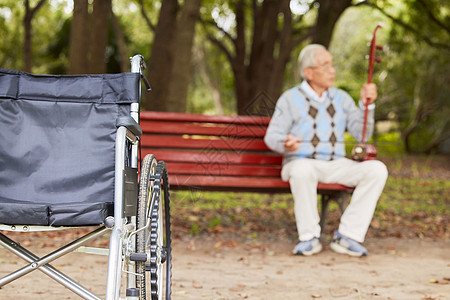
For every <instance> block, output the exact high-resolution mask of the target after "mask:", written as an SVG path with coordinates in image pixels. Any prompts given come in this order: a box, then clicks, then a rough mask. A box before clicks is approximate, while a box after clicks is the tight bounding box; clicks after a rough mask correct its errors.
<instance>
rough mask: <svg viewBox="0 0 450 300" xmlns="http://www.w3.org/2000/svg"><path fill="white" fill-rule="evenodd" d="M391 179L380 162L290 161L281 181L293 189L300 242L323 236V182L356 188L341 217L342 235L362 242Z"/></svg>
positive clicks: (341, 159) (282, 172) (346, 159)
mask: <svg viewBox="0 0 450 300" xmlns="http://www.w3.org/2000/svg"><path fill="white" fill-rule="evenodd" d="M387 176H388V171H387V168H386V166H385V165H384V164H383V163H382V162H381V161H378V160H369V161H364V162H356V161H353V160H350V159H348V158H340V159H337V160H332V161H322V160H316V159H308V158H304V159H296V160H293V161H290V162H288V163H287V164H286V165H285V166H283V169H282V170H281V178H282V179H283V180H284V181H289V184H290V186H291V191H292V195H293V197H294V201H295V207H294V212H295V219H296V221H297V230H298V234H299V239H300V241H308V240H310V239H312V238H314V237H320V225H319V221H320V218H319V212H318V209H317V183H318V182H319V181H320V182H323V183H339V184H343V185H347V186H354V187H355V190H354V192H353V195H352V198H351V201H350V204H349V205H348V207H347V209H346V210H345V212H344V214H343V215H342V217H341V222H340V225H339V232H340V233H341V234H343V235H345V236H347V237H349V238H351V239H354V240H355V241H357V242H360V243H362V242H363V241H364V237H365V235H366V232H367V229H368V228H369V225H370V221H371V220H372V216H373V213H374V211H375V207H376V204H377V201H378V198H379V197H380V195H381V193H382V191H383V188H384V185H385V183H386V180H387Z"/></svg>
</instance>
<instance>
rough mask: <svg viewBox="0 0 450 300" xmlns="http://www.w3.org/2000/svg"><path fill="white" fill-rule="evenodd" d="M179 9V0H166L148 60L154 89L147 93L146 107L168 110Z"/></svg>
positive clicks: (162, 5) (149, 73)
mask: <svg viewBox="0 0 450 300" xmlns="http://www.w3.org/2000/svg"><path fill="white" fill-rule="evenodd" d="M177 11H178V1H177V0H164V1H162V4H161V11H160V14H159V19H158V24H157V25H156V28H155V35H154V36H155V37H154V40H153V45H152V50H151V56H150V59H149V60H148V79H149V81H150V84H151V85H152V91H151V92H150V93H147V94H146V103H144V107H145V108H146V109H150V110H155V111H167V103H166V99H167V96H168V94H169V85H170V80H171V74H172V66H173V43H172V41H173V39H174V37H175V29H176V26H174V24H176V20H177Z"/></svg>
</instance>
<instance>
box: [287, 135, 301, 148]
mask: <svg viewBox="0 0 450 300" xmlns="http://www.w3.org/2000/svg"><path fill="white" fill-rule="evenodd" d="M283 145H284V149H286V150H287V151H291V152H292V151H295V150H297V149H298V147H299V146H300V139H298V138H295V137H294V136H293V135H292V134H290V133H289V134H288V135H287V137H286V139H285V140H284V144H283Z"/></svg>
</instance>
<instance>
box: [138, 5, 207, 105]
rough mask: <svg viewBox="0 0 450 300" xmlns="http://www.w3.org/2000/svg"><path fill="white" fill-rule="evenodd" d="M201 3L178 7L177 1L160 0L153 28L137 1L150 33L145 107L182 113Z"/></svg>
mask: <svg viewBox="0 0 450 300" xmlns="http://www.w3.org/2000/svg"><path fill="white" fill-rule="evenodd" d="M201 3H202V0H191V1H185V3H184V5H182V6H180V5H179V4H178V1H177V0H163V1H161V9H160V13H159V18H158V23H157V25H156V26H154V25H153V24H152V22H151V21H150V19H149V17H148V16H147V13H146V9H145V7H144V4H143V1H142V0H141V1H140V4H141V12H142V15H143V17H144V19H145V20H146V21H147V25H148V27H149V28H150V29H152V30H153V32H154V39H153V44H152V48H151V55H150V58H149V60H148V74H149V78H150V79H151V82H152V92H151V93H148V94H147V97H146V105H145V107H146V108H149V109H151V110H157V111H175V112H176V111H178V112H185V111H186V97H187V91H188V87H189V83H190V66H191V61H192V45H193V38H194V31H195V23H196V21H197V18H198V14H199V10H200V6H201Z"/></svg>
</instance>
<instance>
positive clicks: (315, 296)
mask: <svg viewBox="0 0 450 300" xmlns="http://www.w3.org/2000/svg"><path fill="white" fill-rule="evenodd" d="M311 297H313V298H314V299H317V298H322V295H320V294H312V295H311Z"/></svg>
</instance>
